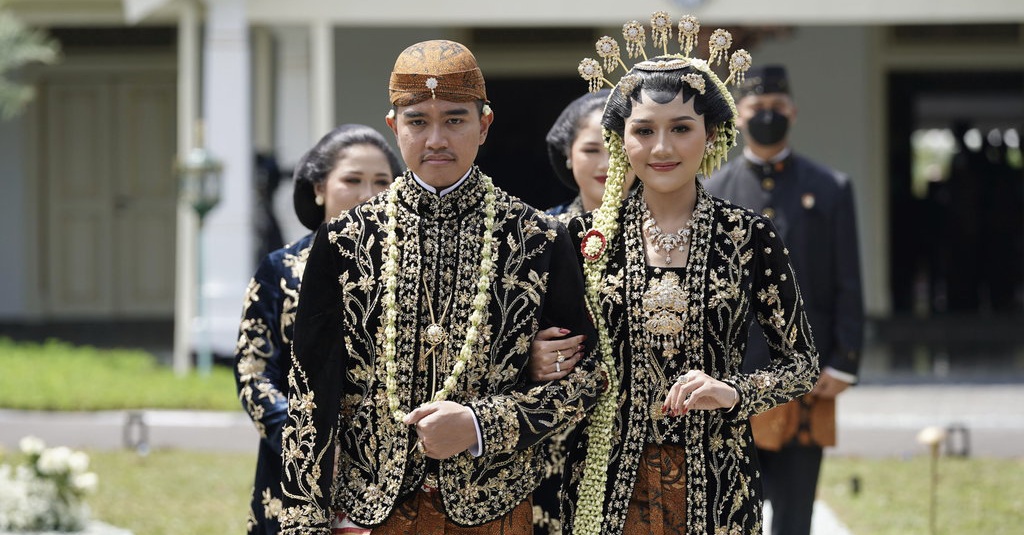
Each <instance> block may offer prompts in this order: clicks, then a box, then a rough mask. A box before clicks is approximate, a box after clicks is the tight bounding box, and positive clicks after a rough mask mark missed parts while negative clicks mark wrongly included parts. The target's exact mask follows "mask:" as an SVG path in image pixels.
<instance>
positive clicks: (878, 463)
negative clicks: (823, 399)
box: [89, 451, 1024, 535]
mask: <svg viewBox="0 0 1024 535" xmlns="http://www.w3.org/2000/svg"><path fill="white" fill-rule="evenodd" d="M90 456H91V457H92V461H93V462H92V469H93V470H95V471H96V472H97V474H98V475H99V478H100V488H99V491H98V492H97V494H96V495H94V496H92V497H91V498H90V500H89V503H90V505H91V506H92V508H93V511H94V513H95V516H96V518H98V519H100V520H103V521H104V522H108V523H110V524H114V525H117V526H121V527H124V528H128V529H131V530H132V531H133V532H134V533H136V534H137V535H179V534H180V535H222V534H224V533H241V532H243V531H244V529H245V519H246V517H247V515H248V502H249V497H250V492H251V488H252V477H253V470H254V466H255V462H256V459H255V454H253V455H248V454H242V455H239V454H237V453H196V452H184V451H156V452H153V453H151V454H150V455H149V456H147V457H141V458H140V457H139V456H137V455H136V454H134V453H131V452H127V451H120V452H90ZM928 463H929V461H928V459H927V458H924V457H916V458H912V459H909V460H901V459H847V458H833V457H829V458H827V459H826V461H825V465H824V470H823V474H822V481H821V487H820V489H819V490H820V492H821V495H822V498H824V500H825V501H826V502H827V503H828V504H829V506H830V507H832V509H833V510H834V511H835V512H836V514H837V515H838V516H839V518H840V519H841V520H842V522H843V523H844V524H846V525H847V527H849V528H850V530H851V532H852V533H854V534H855V535H897V534H899V535H906V534H908V533H921V534H927V533H929V531H928V529H929V527H928V510H929V509H928V507H929V496H930V495H929V490H928V489H929V481H930V480H929V464H928ZM1022 474H1024V460H1002V459H953V458H943V459H941V460H940V464H939V475H940V479H939V486H938V505H939V507H938V518H937V520H938V523H937V524H938V530H937V532H936V533H937V534H958V533H985V534H986V535H1009V534H1016V533H1020V526H1021V525H1022V523H1024V476H1022ZM854 476H856V477H858V478H859V479H860V481H861V484H860V485H861V491H860V493H859V494H857V495H854V494H853V492H852V490H851V485H850V480H851V478H853V477H854Z"/></svg>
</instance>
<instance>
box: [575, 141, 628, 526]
mask: <svg viewBox="0 0 1024 535" xmlns="http://www.w3.org/2000/svg"><path fill="white" fill-rule="evenodd" d="M604 138H605V146H607V147H608V154H609V160H608V181H607V182H606V183H605V189H604V196H603V197H602V198H601V206H600V207H599V208H598V209H597V210H594V216H593V217H594V220H593V225H594V227H593V229H592V230H594V231H597V233H599V234H600V235H601V236H603V237H604V239H605V242H606V244H607V243H610V242H611V241H612V240H613V239H614V237H615V233H616V232H618V230H619V223H618V215H619V208H620V206H621V205H622V185H623V182H624V181H625V177H626V173H628V172H629V163H628V162H627V161H626V153H625V151H624V148H623V143H622V137H621V136H619V135H618V134H616V133H615V132H610V131H608V130H605V131H604ZM588 241H589V240H588ZM583 246H584V247H585V248H590V249H591V252H597V251H595V250H594V249H593V248H591V247H590V244H589V243H588V242H584V243H583ZM607 250H608V248H607V246H605V247H603V248H602V249H601V251H600V253H599V254H598V255H596V258H592V259H590V260H589V261H588V262H586V263H585V264H584V266H583V273H584V275H585V278H586V285H587V308H588V309H589V310H590V317H591V318H593V319H594V323H595V325H594V326H595V327H596V328H597V332H598V340H599V342H598V356H599V362H600V364H601V365H602V366H603V367H604V368H605V370H606V371H607V374H608V390H607V391H605V393H604V394H602V395H601V397H600V398H599V399H598V401H597V406H596V407H594V410H593V412H592V414H591V419H590V428H589V429H590V430H589V432H588V442H587V458H586V461H585V463H584V466H583V479H582V481H581V482H580V488H579V497H578V499H577V503H576V520H575V533H579V534H583V535H587V534H597V533H600V532H601V522H602V521H603V520H604V515H603V512H602V510H603V508H604V498H605V489H606V487H607V484H608V472H607V470H608V460H609V457H610V455H611V450H612V446H611V437H612V424H613V422H614V419H615V410H616V406H617V403H616V400H617V399H618V396H619V374H618V370H617V369H616V365H615V356H614V354H613V353H612V342H611V339H610V335H609V333H608V327H607V325H606V323H605V317H604V313H603V311H602V310H601V285H602V282H603V280H604V277H605V271H606V270H607V266H608V255H607V254H605V253H606V252H607ZM585 253H586V252H585Z"/></svg>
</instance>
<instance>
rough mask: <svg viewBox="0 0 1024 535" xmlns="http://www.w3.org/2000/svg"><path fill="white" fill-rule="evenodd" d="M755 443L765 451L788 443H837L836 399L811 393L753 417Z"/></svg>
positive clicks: (751, 427)
mask: <svg viewBox="0 0 1024 535" xmlns="http://www.w3.org/2000/svg"><path fill="white" fill-rule="evenodd" d="M750 429H751V431H752V432H753V433H754V443H755V444H757V447H758V448H761V449H763V450H771V451H778V450H779V449H781V448H782V447H783V446H786V445H788V444H792V443H795V444H798V445H801V446H810V445H812V444H814V445H818V446H822V447H824V446H835V444H836V400H835V399H824V398H818V397H814V396H811V395H806V396H800V397H799V398H797V399H794V400H793V401H790V402H788V403H785V404H783V405H779V406H778V407H775V408H774V409H771V410H768V411H765V412H762V413H761V414H757V415H754V416H752V417H751V418H750Z"/></svg>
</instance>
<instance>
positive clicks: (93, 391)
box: [0, 338, 241, 410]
mask: <svg viewBox="0 0 1024 535" xmlns="http://www.w3.org/2000/svg"><path fill="white" fill-rule="evenodd" d="M0 370H3V373H0V407H3V408H7V409H30V410H116V409H139V408H146V409H204V410H241V405H239V403H238V398H237V396H236V394H235V392H236V390H235V384H234V381H235V380H234V377H233V375H232V373H231V370H230V369H228V368H226V367H223V366H215V367H214V368H213V371H212V372H211V373H210V375H209V376H207V377H200V376H198V375H197V374H194V373H193V374H192V375H190V376H187V377H177V376H176V375H174V373H173V371H172V370H171V369H170V368H169V367H167V366H161V365H160V364H159V363H158V362H157V360H156V358H155V357H154V356H153V355H151V354H149V353H146V352H145V351H140V350H132V349H96V348H92V347H75V346H72V345H70V344H67V343H64V342H60V341H57V340H50V341H47V342H45V343H42V344H38V343H32V342H13V341H11V340H10V339H8V338H0Z"/></svg>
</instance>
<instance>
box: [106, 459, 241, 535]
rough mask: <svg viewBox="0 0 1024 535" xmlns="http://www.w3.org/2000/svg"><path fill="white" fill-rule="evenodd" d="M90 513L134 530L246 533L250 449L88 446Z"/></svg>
mask: <svg viewBox="0 0 1024 535" xmlns="http://www.w3.org/2000/svg"><path fill="white" fill-rule="evenodd" d="M89 456H90V457H91V459H92V464H91V467H90V468H91V469H92V470H93V471H95V472H96V473H97V475H98V476H99V481H100V484H99V488H98V490H97V492H96V494H94V495H92V496H90V497H89V499H88V502H89V505H90V507H92V511H93V516H94V517H95V518H96V519H98V520H102V521H103V522H106V523H108V524H113V525H115V526H119V527H123V528H126V529H130V530H131V531H132V532H133V533H135V535H228V534H242V533H245V522H246V519H247V518H248V514H249V498H250V493H251V492H252V480H253V474H254V470H255V466H256V454H255V452H254V453H253V454H251V455H249V454H228V453H197V452H185V451H167V450H158V451H154V452H152V453H150V454H149V455H147V456H145V457H139V456H138V455H136V454H135V453H133V452H129V451H116V452H89Z"/></svg>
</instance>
